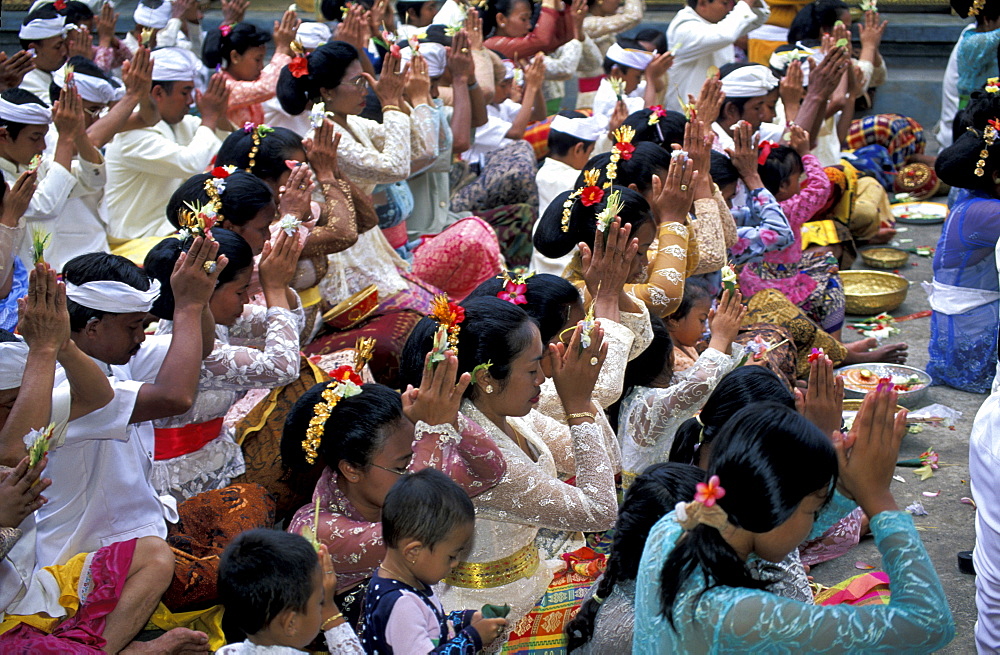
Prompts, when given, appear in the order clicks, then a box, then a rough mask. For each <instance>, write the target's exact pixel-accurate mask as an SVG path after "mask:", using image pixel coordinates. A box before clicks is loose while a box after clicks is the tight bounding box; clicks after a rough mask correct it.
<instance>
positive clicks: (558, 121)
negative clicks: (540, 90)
mask: <svg viewBox="0 0 1000 655" xmlns="http://www.w3.org/2000/svg"><path fill="white" fill-rule="evenodd" d="M595 119H596V120H595ZM607 129H608V122H607V121H606V120H601V119H600V118H598V117H596V116H587V117H585V118H570V117H569V116H559V115H557V116H556V117H555V118H553V119H552V123H551V124H550V125H549V130H551V131H553V132H562V133H563V134H569V135H570V136H575V137H576V138H578V139H582V140H583V141H597V140H598V139H599V138H601V134H603V133H604V132H606V131H607Z"/></svg>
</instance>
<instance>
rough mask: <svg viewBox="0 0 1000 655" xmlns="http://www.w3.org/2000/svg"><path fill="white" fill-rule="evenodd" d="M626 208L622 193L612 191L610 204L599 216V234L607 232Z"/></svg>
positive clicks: (609, 197)
mask: <svg viewBox="0 0 1000 655" xmlns="http://www.w3.org/2000/svg"><path fill="white" fill-rule="evenodd" d="M624 207H625V203H624V202H623V201H622V192H621V191H619V190H617V189H616V190H614V191H612V192H611V195H610V196H608V202H607V204H605V205H604V209H602V210H601V213H599V214H598V215H597V230H598V231H599V232H606V231H607V229H608V226H609V225H611V221H613V220H615V219H616V218H618V212H620V211H621V210H622V209H623V208H624Z"/></svg>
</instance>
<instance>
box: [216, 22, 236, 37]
mask: <svg viewBox="0 0 1000 655" xmlns="http://www.w3.org/2000/svg"><path fill="white" fill-rule="evenodd" d="M219 31H220V32H222V36H229V33H230V32H232V31H233V26H232V25H227V24H226V23H223V24H222V25H219Z"/></svg>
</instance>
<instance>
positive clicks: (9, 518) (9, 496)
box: [0, 457, 52, 528]
mask: <svg viewBox="0 0 1000 655" xmlns="http://www.w3.org/2000/svg"><path fill="white" fill-rule="evenodd" d="M46 464H48V458H47V457H43V458H42V459H41V461H39V462H38V464H37V465H36V466H35V467H34V468H31V469H29V468H28V458H27V457H25V458H24V459H22V460H21V461H20V462H19V463H18V465H17V466H15V467H14V469H13V470H11V471H10V472H9V473H7V475H6V476H4V478H3V480H0V527H4V528H16V527H17V526H19V525H21V522H22V521H24V519H25V518H27V517H28V515H29V514H31V513H33V512H34V511H35V510H37V509H38V508H39V507H41V506H42V505H44V504H45V503H46V502H48V500H47V499H46V498H45V497H44V496H42V492H43V491H45V490H46V489H47V488H48V487H49V485H51V484H52V480H50V479H48V478H45V479H44V480H39V479H38V478H39V477H40V476H41V475H42V471H44V470H45V466H46ZM36 482H37V484H35V483H36Z"/></svg>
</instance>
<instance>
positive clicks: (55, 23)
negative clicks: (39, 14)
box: [17, 16, 66, 41]
mask: <svg viewBox="0 0 1000 655" xmlns="http://www.w3.org/2000/svg"><path fill="white" fill-rule="evenodd" d="M65 33H66V17H65V16H56V17H55V18H36V19H34V20H33V21H30V22H29V23H28V24H27V25H22V26H21V29H20V30H18V32H17V38H19V39H23V40H25V41H38V40H39V39H51V38H52V37H54V36H62V35H63V34H65Z"/></svg>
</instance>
